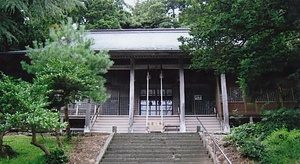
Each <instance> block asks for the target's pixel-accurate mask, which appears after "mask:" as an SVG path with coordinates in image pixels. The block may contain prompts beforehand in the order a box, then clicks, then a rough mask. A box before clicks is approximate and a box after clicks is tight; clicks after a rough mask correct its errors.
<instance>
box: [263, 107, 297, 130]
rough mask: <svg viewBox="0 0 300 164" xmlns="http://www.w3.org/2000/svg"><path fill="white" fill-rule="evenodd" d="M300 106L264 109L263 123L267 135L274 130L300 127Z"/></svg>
mask: <svg viewBox="0 0 300 164" xmlns="http://www.w3.org/2000/svg"><path fill="white" fill-rule="evenodd" d="M299 118H300V108H298V109H288V108H280V109H278V110H268V111H264V113H263V118H262V122H261V123H262V124H263V126H264V129H265V132H266V134H267V135H269V134H271V133H272V132H273V131H275V130H277V129H280V128H282V127H286V128H287V129H288V130H293V129H300V121H299Z"/></svg>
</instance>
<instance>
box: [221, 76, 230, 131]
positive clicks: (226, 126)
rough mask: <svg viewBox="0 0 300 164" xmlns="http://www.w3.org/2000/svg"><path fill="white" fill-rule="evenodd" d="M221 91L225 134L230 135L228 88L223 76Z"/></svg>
mask: <svg viewBox="0 0 300 164" xmlns="http://www.w3.org/2000/svg"><path fill="white" fill-rule="evenodd" d="M221 90H222V103H223V116H224V124H223V126H224V128H223V129H224V132H225V133H230V126H229V113H228V99H227V86H226V76H225V74H221Z"/></svg>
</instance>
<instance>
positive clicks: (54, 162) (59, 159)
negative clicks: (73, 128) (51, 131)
mask: <svg viewBox="0 0 300 164" xmlns="http://www.w3.org/2000/svg"><path fill="white" fill-rule="evenodd" d="M68 161H69V160H68V157H67V156H66V155H65V152H64V150H63V149H55V150H53V151H52V152H51V155H50V156H48V157H47V158H46V163H47V164H64V163H68Z"/></svg>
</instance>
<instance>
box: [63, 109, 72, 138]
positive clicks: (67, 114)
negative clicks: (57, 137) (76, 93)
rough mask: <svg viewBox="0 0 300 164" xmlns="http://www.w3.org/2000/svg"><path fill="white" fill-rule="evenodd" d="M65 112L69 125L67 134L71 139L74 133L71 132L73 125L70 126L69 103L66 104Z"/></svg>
mask: <svg viewBox="0 0 300 164" xmlns="http://www.w3.org/2000/svg"><path fill="white" fill-rule="evenodd" d="M64 113H65V121H66V122H67V127H66V132H67V136H68V138H69V139H71V137H72V134H71V127H70V119H69V113H68V105H66V106H65V108H64Z"/></svg>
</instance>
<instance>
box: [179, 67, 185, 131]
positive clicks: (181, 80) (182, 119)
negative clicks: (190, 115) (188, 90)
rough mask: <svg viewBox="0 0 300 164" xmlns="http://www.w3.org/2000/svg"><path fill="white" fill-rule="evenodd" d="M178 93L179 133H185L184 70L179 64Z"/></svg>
mask: <svg viewBox="0 0 300 164" xmlns="http://www.w3.org/2000/svg"><path fill="white" fill-rule="evenodd" d="M179 92H180V132H186V126H185V94H184V69H183V64H182V62H180V67H179Z"/></svg>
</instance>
